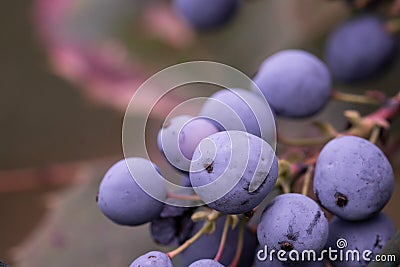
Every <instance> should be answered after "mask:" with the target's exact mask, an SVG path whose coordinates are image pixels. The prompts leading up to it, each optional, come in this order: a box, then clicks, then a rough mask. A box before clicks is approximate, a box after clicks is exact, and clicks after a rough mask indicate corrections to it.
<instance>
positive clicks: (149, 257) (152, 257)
mask: <svg viewBox="0 0 400 267" xmlns="http://www.w3.org/2000/svg"><path fill="white" fill-rule="evenodd" d="M147 258H148V259H155V258H157V257H156V256H153V255H150V256H148V257H147Z"/></svg>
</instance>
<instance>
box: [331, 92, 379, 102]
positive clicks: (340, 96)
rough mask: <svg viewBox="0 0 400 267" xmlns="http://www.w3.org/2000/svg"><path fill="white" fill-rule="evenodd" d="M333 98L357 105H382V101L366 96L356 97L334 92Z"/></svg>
mask: <svg viewBox="0 0 400 267" xmlns="http://www.w3.org/2000/svg"><path fill="white" fill-rule="evenodd" d="M331 96H332V98H333V99H335V100H339V101H343V102H350V103H357V104H367V105H380V104H382V103H381V101H379V100H378V99H375V98H373V97H370V96H366V95H355V94H349V93H343V92H339V91H332V95H331Z"/></svg>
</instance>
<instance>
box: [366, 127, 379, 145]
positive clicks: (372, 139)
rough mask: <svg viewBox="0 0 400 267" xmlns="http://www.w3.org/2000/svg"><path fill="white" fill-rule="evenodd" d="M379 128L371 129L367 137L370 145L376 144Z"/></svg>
mask: <svg viewBox="0 0 400 267" xmlns="http://www.w3.org/2000/svg"><path fill="white" fill-rule="evenodd" d="M381 130H382V129H381V127H379V126H375V127H374V128H373V129H372V132H371V135H370V137H369V141H370V142H371V143H373V144H376V142H378V139H379V135H380V133H381Z"/></svg>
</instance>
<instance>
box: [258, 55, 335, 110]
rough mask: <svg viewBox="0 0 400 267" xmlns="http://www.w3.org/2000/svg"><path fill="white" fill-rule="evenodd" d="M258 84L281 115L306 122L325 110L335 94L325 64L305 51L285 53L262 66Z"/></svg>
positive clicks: (271, 57)
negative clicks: (306, 119)
mask: <svg viewBox="0 0 400 267" xmlns="http://www.w3.org/2000/svg"><path fill="white" fill-rule="evenodd" d="M254 82H255V83H256V84H257V85H258V87H259V88H260V90H261V92H262V93H263V94H264V96H265V98H266V99H267V101H268V103H269V104H270V105H271V107H272V109H273V110H274V111H275V112H276V114H277V115H279V116H283V117H290V118H303V117H309V116H312V115H314V114H315V113H317V112H319V111H320V110H322V108H323V107H324V106H325V105H326V103H327V102H328V100H329V97H330V94H331V86H332V85H331V76H330V74H329V71H328V68H327V67H326V66H325V64H324V63H323V62H322V61H321V60H319V59H318V58H317V57H316V56H314V55H312V54H310V53H308V52H305V51H302V50H283V51H280V52H278V53H276V54H274V55H272V56H270V57H269V58H267V59H266V60H265V61H264V62H263V63H262V65H261V67H260V69H259V71H258V73H257V75H256V76H255V78H254Z"/></svg>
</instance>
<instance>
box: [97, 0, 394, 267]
mask: <svg viewBox="0 0 400 267" xmlns="http://www.w3.org/2000/svg"><path fill="white" fill-rule="evenodd" d="M173 4H174V6H175V7H176V9H177V10H178V11H179V12H180V13H181V14H182V16H183V17H184V18H185V19H186V20H187V21H188V22H189V23H190V24H191V25H192V26H193V27H194V28H196V29H199V30H207V29H212V28H217V27H220V26H221V25H223V24H224V23H226V22H227V21H228V20H229V19H230V18H231V17H232V15H233V14H234V12H235V11H236V10H237V7H238V5H239V1H236V0H218V1H214V0H176V1H173ZM366 40H368V42H367V44H366ZM360 44H362V45H360ZM394 51H395V41H394V39H393V38H392V37H391V36H390V35H389V34H388V33H387V32H385V31H384V27H383V24H382V21H381V19H379V18H378V17H376V16H374V15H364V16H359V17H357V18H355V19H352V20H350V21H349V22H347V23H345V24H343V25H342V26H340V27H339V28H338V29H337V30H336V31H335V32H334V33H333V34H332V35H331V36H330V38H329V39H328V43H327V48H326V59H327V65H326V64H325V63H324V62H322V61H321V60H320V59H318V58H317V57H316V56H314V55H312V54H310V53H308V52H306V51H302V50H284V51H280V52H278V53H275V54H274V55H272V56H270V57H269V58H267V59H266V60H265V61H264V62H263V63H262V65H261V67H260V69H259V71H258V73H257V75H256V76H255V77H254V83H255V85H256V86H255V88H254V90H245V89H241V88H229V89H223V90H220V91H217V92H216V93H214V94H213V95H211V96H210V97H209V99H208V100H207V101H205V103H204V104H203V106H202V108H201V110H200V112H199V114H198V116H196V117H193V116H188V115H181V116H177V117H174V118H172V119H170V120H169V121H168V122H167V123H165V124H164V125H163V127H162V128H161V129H160V131H159V133H158V137H157V144H158V148H159V150H160V152H161V153H162V154H163V155H164V156H165V158H166V159H167V161H168V162H169V163H170V164H171V165H172V166H173V167H174V168H176V169H177V170H179V171H180V172H182V174H183V178H182V186H184V187H187V188H192V189H193V190H192V192H191V195H190V196H192V197H194V196H198V197H199V200H200V201H201V204H202V205H201V207H200V208H199V207H193V206H192V207H191V206H190V205H187V206H183V207H181V206H177V205H172V204H171V203H169V202H168V201H167V200H168V199H169V198H171V195H169V193H168V192H167V186H166V182H165V181H166V180H165V179H164V177H163V175H162V173H161V171H160V170H159V169H158V168H157V166H156V165H155V164H154V163H152V162H150V161H149V160H147V159H143V158H127V159H124V160H121V161H119V162H117V163H116V164H115V165H114V166H112V167H111V168H110V169H109V170H108V172H107V173H106V174H105V176H104V178H103V180H102V182H101V184H100V187H99V192H98V206H99V208H100V210H101V211H102V212H103V213H104V215H105V216H107V217H108V218H109V219H110V220H112V221H113V222H115V223H117V224H120V225H127V226H137V225H142V224H145V223H149V222H150V223H151V224H150V225H151V228H150V229H151V233H152V236H153V239H154V241H155V242H156V243H158V244H162V245H173V246H181V245H182V244H185V242H186V241H187V240H189V239H191V238H193V237H195V236H196V234H197V233H198V232H199V231H200V230H201V229H202V226H203V223H204V221H206V219H204V218H205V217H204V218H203V221H201V220H200V221H194V220H192V218H194V215H196V214H197V212H198V211H199V210H200V212H205V210H214V211H217V212H218V214H219V215H220V216H219V217H216V218H215V220H214V229H213V231H210V233H208V234H205V235H202V236H201V237H199V238H196V242H194V243H193V244H191V245H190V246H188V247H187V248H185V249H184V250H183V251H182V252H181V253H180V257H181V262H182V263H183V265H184V266H191V267H195V266H198V267H202V266H210V267H212V266H216V267H218V266H228V265H229V264H230V263H232V261H234V260H235V257H236V255H237V253H238V251H237V245H236V244H237V243H238V242H243V245H242V246H241V251H240V254H239V255H240V258H239V259H237V261H236V263H235V265H230V266H243V267H249V266H252V265H253V264H254V265H255V266H325V264H326V262H327V261H330V262H331V264H332V265H333V266H366V265H367V264H368V262H366V261H365V260H362V259H359V260H353V261H342V260H333V259H331V258H326V257H324V258H322V260H319V261H317V260H316V259H314V260H304V259H299V258H294V259H292V258H289V259H288V260H287V261H281V259H277V257H276V254H275V255H272V254H268V255H266V257H265V258H264V260H261V259H260V258H259V257H258V256H259V254H260V253H259V252H260V251H261V250H263V249H264V248H268V250H269V251H276V252H278V251H280V253H281V254H280V255H282V253H283V254H285V253H286V254H289V255H290V254H291V252H294V251H295V252H297V253H299V254H301V253H302V252H303V251H307V250H312V251H314V252H316V253H317V255H318V254H320V253H321V252H322V251H323V250H325V249H326V248H327V247H330V248H336V249H343V250H344V251H347V250H354V249H358V250H360V251H362V250H370V251H371V253H372V255H371V259H372V258H373V256H374V255H376V254H377V253H379V251H380V250H381V249H382V247H383V246H384V245H385V244H386V243H387V242H388V240H389V239H390V238H391V237H392V236H393V235H394V232H395V227H394V226H393V224H392V223H391V221H390V219H389V218H388V217H386V216H385V215H384V214H382V213H381V210H382V208H383V207H384V206H385V205H386V204H387V202H388V201H389V199H390V197H391V195H392V191H393V188H394V174H393V170H392V167H391V165H390V163H389V161H388V159H387V158H386V157H385V155H384V154H383V152H382V151H381V150H380V149H379V148H378V147H377V146H376V145H374V144H373V143H371V142H369V141H367V140H365V139H363V138H360V137H355V136H342V137H337V138H334V139H333V140H331V141H330V142H329V143H327V144H326V145H325V146H324V148H323V149H322V151H321V153H320V154H319V156H318V160H317V162H316V166H315V172H314V193H315V195H316V198H317V200H316V201H314V200H313V199H311V198H310V197H308V196H305V195H301V194H297V193H286V194H281V195H279V196H277V197H275V198H274V199H273V200H272V201H270V202H269V203H268V205H267V206H266V208H265V209H264V211H262V215H261V218H260V220H259V222H258V226H257V229H256V231H255V230H254V229H251V228H250V227H249V226H248V225H246V227H245V229H244V233H243V238H240V234H239V231H240V230H239V229H238V228H233V229H231V228H230V229H228V232H227V235H226V233H224V232H225V226H224V221H225V220H228V218H229V216H235V215H238V217H239V218H240V220H243V219H245V218H246V217H248V216H249V214H252V213H253V212H254V210H255V209H256V208H257V207H258V206H259V205H260V203H262V202H263V200H264V199H266V197H267V195H268V194H269V193H270V192H271V191H272V190H273V188H274V186H275V185H276V183H277V179H278V176H279V170H278V158H277V156H276V154H275V150H274V138H275V120H274V116H280V117H286V118H306V117H310V116H313V115H315V114H316V113H318V112H320V111H321V110H322V109H323V108H324V107H325V105H326V104H327V102H328V101H329V99H330V96H331V88H332V76H333V77H334V78H335V79H337V80H339V81H343V82H354V81H360V80H363V79H365V78H368V77H370V76H372V75H374V74H376V73H377V72H378V71H380V70H381V68H382V66H383V65H384V64H385V63H386V62H388V61H389V58H390V57H391V55H392V54H393V53H394ZM331 75H332V76H331ZM265 100H267V101H268V102H266V101H265ZM143 184H144V185H145V186H144V187H143ZM149 188H151V189H152V190H151V194H150V191H149V190H147V189H149ZM190 196H189V197H190ZM204 207H206V209H205V210H204ZM323 209H325V210H326V211H328V212H330V213H331V214H333V215H335V217H334V218H333V219H332V220H331V222H330V223H328V219H327V217H326V216H325V211H324V210H323ZM223 236H227V238H226V241H225V246H224V248H223V251H222V254H221V255H219V256H218V257H217V258H216V254H217V253H218V252H219V249H220V247H219V245H220V240H221V237H223ZM239 239H241V240H239ZM339 239H345V240H347V242H348V246H347V247H345V248H344V247H338V244H337V240H339ZM256 255H257V256H256ZM130 266H131V267H139V266H159V267H161V266H162V267H169V266H172V261H171V257H170V254H168V253H163V252H158V251H153V252H149V253H147V254H145V255H143V256H141V257H139V258H137V259H136V260H134V261H133V262H132V263H131V265H130Z"/></svg>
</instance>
